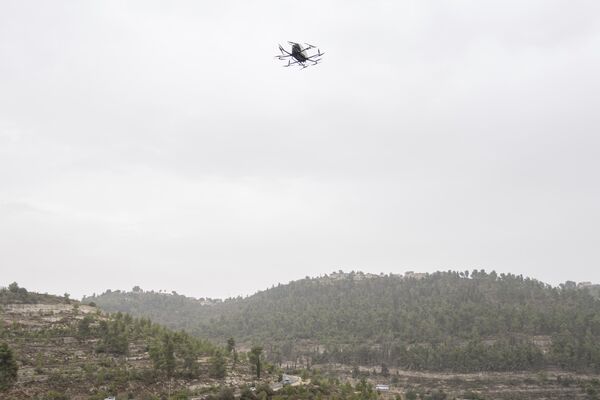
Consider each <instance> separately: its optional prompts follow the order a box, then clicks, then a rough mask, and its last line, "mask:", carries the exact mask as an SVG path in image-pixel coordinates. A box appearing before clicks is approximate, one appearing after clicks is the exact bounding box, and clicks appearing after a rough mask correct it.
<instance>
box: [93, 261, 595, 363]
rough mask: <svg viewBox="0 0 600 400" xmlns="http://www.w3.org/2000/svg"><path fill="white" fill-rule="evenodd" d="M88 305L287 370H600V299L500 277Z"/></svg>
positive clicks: (138, 293) (456, 276) (150, 295)
mask: <svg viewBox="0 0 600 400" xmlns="http://www.w3.org/2000/svg"><path fill="white" fill-rule="evenodd" d="M84 301H86V302H94V303H96V304H98V306H100V307H102V308H103V309H106V310H109V311H123V312H128V313H131V314H133V315H137V316H145V317H151V318H152V319H153V320H156V321H159V322H161V323H164V324H166V325H168V326H171V327H173V328H184V329H186V330H188V331H190V332H191V333H193V334H196V335H199V336H203V337H209V338H212V339H214V340H217V341H221V342H222V341H224V340H225V339H226V338H228V337H232V336H233V337H235V338H236V339H237V340H238V341H240V342H246V343H253V342H260V343H265V344H268V347H267V348H266V349H267V350H268V353H269V357H270V358H271V359H272V360H274V361H278V362H287V361H290V360H297V359H299V358H301V359H303V360H307V361H306V362H310V363H325V362H340V363H344V364H356V365H358V364H360V365H385V366H386V368H387V367H388V366H390V367H399V368H406V369H429V370H453V371H489V370H494V371H502V370H531V369H539V368H542V367H546V366H556V367H561V368H564V369H570V370H593V371H600V340H599V339H600V301H599V300H598V299H596V298H595V297H593V296H592V295H591V294H590V291H589V290H583V289H580V288H578V287H577V285H576V284H575V283H574V282H567V283H565V284H561V285H559V286H558V287H552V286H550V285H547V284H544V283H542V282H540V281H537V280H535V279H530V278H524V277H522V276H520V275H512V274H496V273H495V272H493V271H492V272H489V273H488V272H486V271H484V270H474V271H472V272H468V271H464V272H454V271H448V272H437V273H434V274H427V275H425V276H418V275H413V276H408V277H407V276H399V275H365V274H362V273H360V272H359V273H354V272H352V273H342V272H339V273H334V274H331V275H329V276H325V277H320V278H314V279H310V278H306V279H303V280H299V281H295V282H291V283H289V284H287V285H278V286H276V287H273V288H271V289H269V290H265V291H262V292H259V293H257V294H255V295H253V296H250V297H247V298H236V299H228V300H225V301H222V302H220V301H211V300H207V299H200V300H197V299H192V298H187V297H185V296H181V295H178V294H176V293H172V294H163V293H154V292H144V291H143V290H141V289H139V288H136V290H134V291H131V292H122V291H107V292H106V293H103V294H101V295H99V296H92V297H89V298H86V299H84Z"/></svg>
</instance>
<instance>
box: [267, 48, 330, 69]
mask: <svg viewBox="0 0 600 400" xmlns="http://www.w3.org/2000/svg"><path fill="white" fill-rule="evenodd" d="M288 43H289V44H290V45H291V46H292V50H291V52H289V51H287V50H286V49H284V48H283V46H282V45H279V51H281V54H279V55H276V56H275V57H276V58H278V59H280V60H284V61H285V60H287V64H286V65H284V67H292V66H299V67H302V69H304V68H307V67H310V66H313V65H317V64H318V63H319V61H321V58H320V57H321V56H322V55H323V54H325V53H321V50H319V49H318V48H317V47H316V46H313V45H312V44H308V43H304V44H305V46H304V47H303V46H302V45H301V44H300V43H296V42H288ZM313 49H314V50H316V53H315V51H314V50H313ZM311 50H312V51H311ZM310 53H313V54H312V55H309V54H310Z"/></svg>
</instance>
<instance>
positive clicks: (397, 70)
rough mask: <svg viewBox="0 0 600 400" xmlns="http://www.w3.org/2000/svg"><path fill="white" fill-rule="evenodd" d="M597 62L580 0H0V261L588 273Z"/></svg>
mask: <svg viewBox="0 0 600 400" xmlns="http://www.w3.org/2000/svg"><path fill="white" fill-rule="evenodd" d="M286 40H294V41H302V42H309V43H315V44H318V45H319V47H320V48H321V49H322V51H325V52H326V55H325V57H324V60H323V63H322V64H321V65H318V66H316V67H314V68H309V69H306V70H302V71H300V70H291V69H287V68H282V67H281V64H280V63H279V62H278V61H277V60H275V59H274V58H273V56H274V55H276V54H277V44H278V43H285V41H286ZM599 71H600V2H598V1H597V0H590V1H574V0H569V1H566V0H564V1H554V0H537V1H535V0H530V1H522V0H502V1H481V0H472V1H460V0H457V1H426V0H414V1H406V0H403V1H398V0H394V1H391V0H390V1H377V0H375V1H365V0H363V1H354V0H343V1H342V0H335V1H316V0H303V1H285V0H277V1H275V0H272V1H260V0H258V1H216V0H207V1H176V2H171V1H170V2H167V1H163V2H155V1H148V0H144V1H137V2H134V1H127V2H125V1H103V2H91V1H90V2H84V1H79V0H76V1H75V0H74V1H52V2H49V1H23V0H15V1H10V0H3V1H2V2H0V278H1V279H0V285H8V283H10V282H12V281H17V282H19V284H20V285H21V286H25V287H27V288H28V289H30V290H38V291H42V292H46V291H47V292H50V293H61V294H62V293H64V292H69V293H71V295H72V296H75V297H79V296H81V295H83V294H91V293H92V292H102V291H104V290H105V289H107V288H111V289H130V288H131V287H133V286H134V285H140V286H141V287H142V288H144V289H148V290H150V289H154V290H158V289H167V290H169V291H171V290H176V291H177V292H179V293H183V294H187V295H191V296H195V297H203V296H210V297H226V296H234V295H238V294H249V293H252V292H254V291H256V290H258V289H263V288H266V287H269V286H271V285H272V284H276V283H277V282H287V281H289V280H292V279H297V278H302V277H304V276H306V275H310V276H314V275H320V274H323V273H329V272H331V271H333V270H337V269H340V268H341V269H344V270H347V271H349V270H352V269H360V270H363V271H368V272H377V273H378V272H404V271H406V270H415V271H435V270H438V269H442V270H447V269H460V270H465V269H469V270H472V269H473V268H485V269H488V270H491V269H495V270H496V271H499V272H513V273H517V274H523V275H526V276H531V277H535V278H538V279H540V280H543V281H545V282H548V283H552V284H556V283H558V282H563V281H565V280H567V279H570V280H576V281H583V280H591V281H595V282H600V233H599V227H600V207H599V204H600V135H599V133H600V112H599V110H600V74H599Z"/></svg>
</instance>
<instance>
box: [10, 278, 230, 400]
mask: <svg viewBox="0 0 600 400" xmlns="http://www.w3.org/2000/svg"><path fill="white" fill-rule="evenodd" d="M216 351H217V348H216V347H215V346H214V345H212V344H211V343H210V342H208V341H205V340H201V339H199V338H196V337H193V336H190V335H188V334H186V333H184V332H173V331H171V330H169V329H167V328H164V327H162V326H160V325H157V324H155V323H152V322H151V321H150V320H148V319H146V318H133V317H131V316H129V315H127V314H122V313H116V314H114V315H107V314H104V313H102V312H100V310H99V309H97V308H95V307H91V306H88V305H82V304H80V303H79V302H77V301H73V300H69V299H68V296H65V297H56V296H50V295H41V294H38V293H31V292H28V291H27V290H25V289H24V288H19V287H18V285H16V284H13V285H11V286H10V287H9V288H3V289H0V353H1V357H0V358H2V362H0V364H1V365H0V366H1V367H2V368H0V376H2V379H1V380H0V398H3V399H4V398H6V399H9V398H10V399H54V400H58V399H69V398H85V399H104V398H105V397H106V396H108V395H110V394H112V395H114V394H118V393H121V394H122V396H121V397H120V398H126V397H128V398H133V397H131V396H128V395H127V393H130V394H136V395H137V396H136V397H135V398H158V397H159V396H160V394H161V393H167V391H168V389H167V387H168V385H169V381H170V380H172V381H173V383H172V387H173V393H174V392H176V391H177V390H178V389H182V390H183V389H186V388H187V387H188V386H189V385H190V384H192V383H193V382H197V381H199V380H200V379H202V380H203V381H204V382H206V381H210V375H211V373H212V371H211V367H212V366H213V364H214V363H212V362H211V361H210V360H212V359H211V358H208V359H207V360H209V361H208V362H207V363H202V362H201V360H202V359H203V357H204V358H206V357H210V356H213V358H215V357H216V356H215V354H218V353H217V352H216ZM6 365H9V366H10V369H9V371H10V376H8V375H6V370H7V367H6ZM223 368H224V367H223ZM186 390H187V389H186Z"/></svg>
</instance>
